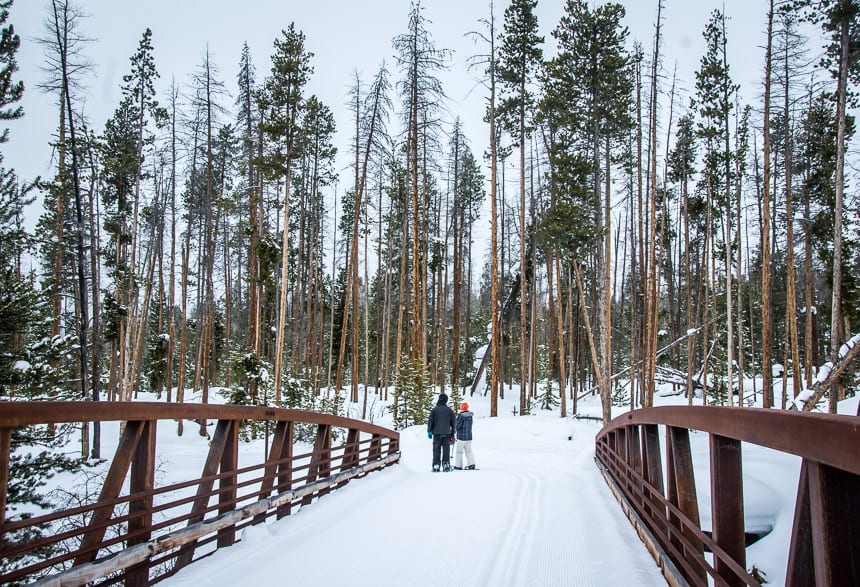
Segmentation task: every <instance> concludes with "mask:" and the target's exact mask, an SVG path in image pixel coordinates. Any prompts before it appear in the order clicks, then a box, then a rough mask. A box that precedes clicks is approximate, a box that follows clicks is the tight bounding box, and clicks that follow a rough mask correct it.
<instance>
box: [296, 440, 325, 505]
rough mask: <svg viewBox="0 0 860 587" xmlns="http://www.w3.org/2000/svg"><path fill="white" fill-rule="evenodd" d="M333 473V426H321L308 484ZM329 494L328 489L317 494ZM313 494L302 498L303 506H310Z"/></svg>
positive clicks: (315, 444) (309, 470)
mask: <svg viewBox="0 0 860 587" xmlns="http://www.w3.org/2000/svg"><path fill="white" fill-rule="evenodd" d="M330 472H331V426H329V425H327V424H320V425H318V426H317V437H316V440H315V441H314V452H313V455H312V456H311V463H310V466H309V467H308V479H307V481H306V483H311V482H313V481H316V480H317V479H319V478H321V477H328V476H329V473H330ZM326 493H328V489H323V490H321V491H319V492H318V493H317V497H320V496H323V495H325V494H326ZM313 498H314V496H313V494H308V495H306V496H305V497H304V498H302V505H303V506H304V505H310V503H311V501H313Z"/></svg>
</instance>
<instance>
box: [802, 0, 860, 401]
mask: <svg viewBox="0 0 860 587" xmlns="http://www.w3.org/2000/svg"><path fill="white" fill-rule="evenodd" d="M793 5H794V6H793V7H794V8H795V9H798V10H802V11H803V14H804V16H805V18H806V19H807V20H809V21H811V22H813V23H816V24H819V25H821V28H822V30H823V32H824V33H825V34H826V35H829V36H830V43H829V45H828V46H827V48H826V49H827V52H826V55H825V58H824V59H823V61H822V65H823V66H825V67H826V68H828V69H829V70H830V71H831V73H832V74H833V77H835V78H836V92H835V101H836V168H835V170H834V172H835V173H834V175H835V178H834V183H835V201H834V210H833V216H834V221H835V222H834V225H833V265H832V267H833V282H832V287H831V304H830V360H831V361H832V362H833V364H836V361H837V360H838V358H839V347H840V345H841V344H842V340H843V338H844V337H845V335H846V334H847V333H846V332H844V326H843V324H842V305H843V299H842V279H843V261H844V259H843V242H844V234H843V227H844V224H843V217H842V216H843V212H844V192H845V149H846V137H847V133H848V129H849V126H848V123H847V120H848V115H847V107H848V97H849V94H851V87H850V86H851V85H856V84H857V82H858V79H860V58H858V57H860V45H858V43H857V37H858V34H860V28H858V27H860V22H858V21H860V1H858V0H820V1H817V2H812V1H811V0H796V1H795V2H794V3H793ZM841 393H842V391H841V386H840V385H839V383H838V382H837V383H835V384H834V385H833V387H832V388H831V389H830V403H829V411H830V412H831V413H834V414H835V413H836V405H837V403H838V402H839V399H840V395H841ZM814 403H815V402H812V404H814ZM858 413H860V408H858Z"/></svg>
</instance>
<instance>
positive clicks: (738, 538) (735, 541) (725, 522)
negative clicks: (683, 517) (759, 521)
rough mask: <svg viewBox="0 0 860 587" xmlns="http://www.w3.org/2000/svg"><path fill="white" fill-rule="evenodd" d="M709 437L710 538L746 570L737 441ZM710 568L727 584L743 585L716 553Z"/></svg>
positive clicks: (741, 488) (741, 474) (739, 461)
mask: <svg viewBox="0 0 860 587" xmlns="http://www.w3.org/2000/svg"><path fill="white" fill-rule="evenodd" d="M710 437H711V442H710V445H711V520H712V522H711V523H712V524H713V527H712V532H713V534H712V536H713V540H714V542H716V543H717V545H718V546H719V547H720V548H722V549H723V550H724V551H725V552H726V554H728V555H729V556H731V557H732V558H733V559H734V560H735V562H737V563H738V564H739V565H740V566H741V567H743V568H744V569H746V541H745V539H744V490H743V489H744V488H743V465H742V461H741V443H740V441H739V440H734V439H731V438H726V437H724V436H719V435H716V434H711V435H710ZM714 569H715V570H716V572H717V575H719V576H720V577H721V578H722V579H723V580H724V581H725V582H726V584H727V585H730V586H736V585H745V582H744V581H743V579H742V578H741V577H738V576H737V575H735V573H734V572H733V571H732V570H731V568H730V567H729V566H728V565H726V564H725V561H723V560H721V559H720V558H719V557H717V556H714Z"/></svg>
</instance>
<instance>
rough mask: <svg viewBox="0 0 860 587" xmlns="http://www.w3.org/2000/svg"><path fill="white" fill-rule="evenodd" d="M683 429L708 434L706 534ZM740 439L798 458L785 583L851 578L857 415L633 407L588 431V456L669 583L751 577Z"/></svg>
mask: <svg viewBox="0 0 860 587" xmlns="http://www.w3.org/2000/svg"><path fill="white" fill-rule="evenodd" d="M661 428H662V434H661ZM690 430H698V431H702V432H706V433H708V434H709V442H710V490H711V508H712V516H711V518H712V523H713V528H712V530H711V532H710V533H706V532H704V531H703V530H702V528H701V524H700V522H699V502H698V499H697V495H696V483H695V475H694V472H693V460H692V454H691V450H690V435H689V432H690ZM662 439H664V440H665V449H663V448H661V447H662V446H663V440H662ZM745 442H746V443H752V444H756V445H759V446H764V447H768V448H771V449H774V450H778V451H782V452H785V453H789V454H793V455H797V456H799V457H801V459H802V464H801V470H800V480H799V484H798V491H797V501H796V506H795V513H794V523H793V527H792V532H791V545H790V549H789V552H788V564H787V569H786V585H789V586H794V587H800V586H807V585H817V586H834V587H835V586H839V585H860V556H858V554H857V553H858V552H860V522H858V520H860V418H858V417H855V416H836V415H829V414H808V413H799V412H786V411H775V410H762V409H753V408H722V407H660V408H647V409H641V410H634V411H633V412H629V413H627V414H624V415H622V416H619V417H618V418H615V419H614V420H612V421H611V422H610V423H609V424H608V425H607V426H606V427H604V428H603V429H602V430H601V431H600V432H599V433H598V435H597V438H596V447H595V459H596V461H597V463H598V465H599V467H600V468H601V469H602V471H603V473H604V477H606V479H607V482H608V483H609V484H610V487H611V488H612V490H613V492H614V493H615V494H616V497H618V499H619V501H621V503H622V506H623V507H624V509H625V511H626V512H627V514H628V517H630V519H631V521H632V522H633V523H634V525H635V526H637V530H638V531H639V534H640V536H641V537H642V538H643V540H644V541H645V543H646V545H648V548H649V550H651V551H652V554H654V555H655V558H657V560H658V563H659V564H660V565H661V567H662V568H663V572H664V575H666V578H667V580H669V582H670V583H672V584H684V583H685V582H686V583H689V584H691V585H708V584H714V585H731V586H735V585H759V582H758V581H757V580H756V579H755V578H754V577H753V576H751V575H750V573H749V572H748V571H747V569H746V541H745V529H744V500H743V466H742V458H741V457H742V444H743V443H745ZM664 458H665V472H664ZM705 550H708V551H710V552H711V553H712V557H709V558H706V556H705Z"/></svg>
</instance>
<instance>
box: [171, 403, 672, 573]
mask: <svg viewBox="0 0 860 587" xmlns="http://www.w3.org/2000/svg"><path fill="white" fill-rule="evenodd" d="M598 430H599V426H598V425H597V424H596V423H575V424H573V425H571V424H570V423H568V422H567V421H563V420H560V419H558V417H557V416H555V417H546V416H543V415H539V416H533V417H525V418H510V417H508V418H497V419H483V418H482V419H479V420H477V421H476V422H475V430H474V432H475V441H474V452H475V457H476V460H477V463H478V466H479V467H480V470H479V471H453V472H451V473H431V472H430V470H429V469H430V452H431V443H430V441H429V440H428V439H427V437H426V433H424V431H423V430H422V429H420V428H412V429H409V430H406V431H404V433H403V435H402V436H401V445H402V452H403V457H402V460H401V463H400V464H399V465H396V466H394V467H391V468H389V469H387V470H385V471H383V472H380V473H377V474H374V475H371V476H370V477H368V478H367V479H362V480H361V481H358V482H356V483H353V484H350V485H348V486H346V487H344V488H342V489H339V490H338V491H336V492H334V493H333V494H332V495H329V496H326V497H324V498H323V500H322V501H321V502H319V503H316V504H314V505H312V506H310V507H307V508H305V509H304V510H303V511H300V512H298V513H297V514H295V515H294V516H292V517H290V518H288V519H285V520H282V521H280V522H271V523H269V524H268V525H267V526H266V527H262V526H257V527H252V528H249V529H248V530H246V532H245V534H244V536H243V539H242V541H241V542H240V543H238V544H237V545H235V546H233V547H231V548H227V549H223V550H221V551H219V552H217V553H216V554H214V555H213V556H210V557H209V558H207V559H205V560H201V561H199V562H197V563H195V564H193V565H191V566H190V567H188V568H186V569H183V570H182V571H181V572H180V573H179V574H178V575H176V576H175V577H173V578H172V579H170V580H168V581H166V583H165V584H168V585H173V586H177V585H189V586H190V585H194V586H197V585H203V584H210V585H211V584H219V585H267V584H275V583H273V582H272V581H278V584H283V583H285V582H288V583H289V584H304V585H327V584H332V585H339V584H349V585H595V586H597V585H643V586H647V585H665V581H664V579H663V577H662V575H661V574H660V571H659V569H658V568H657V566H656V564H655V563H654V561H653V559H652V558H651V557H650V555H649V554H648V553H647V551H646V549H645V547H644V546H643V544H642V542H641V541H640V540H639V538H638V537H637V536H636V534H635V532H634V530H633V528H632V526H631V525H630V523H629V522H628V521H627V519H626V518H625V517H624V514H623V513H622V511H621V508H620V507H618V504H617V502H616V501H615V499H614V498H613V497H612V495H611V493H610V491H609V489H608V487H607V486H606V484H605V482H604V481H603V479H602V477H601V476H600V474H599V472H598V471H597V468H596V466H595V465H594V463H593V460H592V459H593V455H594V435H595V433H596V432H597V431H598ZM571 434H572V435H573V439H572V440H568V436H569V435H571ZM452 459H453V455H452ZM213 581H214V583H213Z"/></svg>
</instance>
